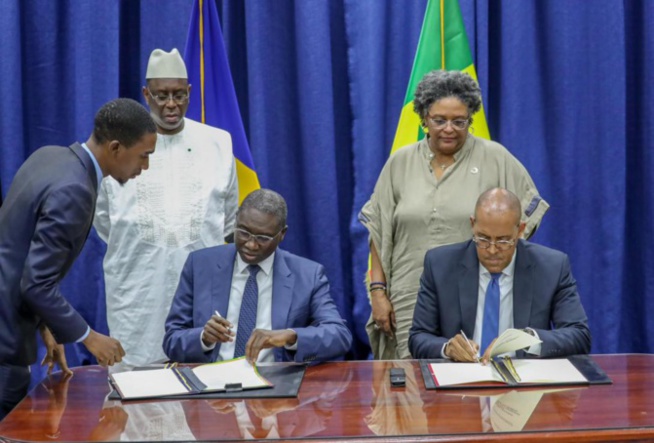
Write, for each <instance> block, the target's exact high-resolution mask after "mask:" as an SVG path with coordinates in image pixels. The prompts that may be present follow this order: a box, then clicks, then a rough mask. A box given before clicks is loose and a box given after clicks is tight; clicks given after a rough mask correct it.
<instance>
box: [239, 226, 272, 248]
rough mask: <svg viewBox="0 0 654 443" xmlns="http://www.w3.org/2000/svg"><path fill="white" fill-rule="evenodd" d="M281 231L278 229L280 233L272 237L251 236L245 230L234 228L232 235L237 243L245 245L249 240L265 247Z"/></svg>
mask: <svg viewBox="0 0 654 443" xmlns="http://www.w3.org/2000/svg"><path fill="white" fill-rule="evenodd" d="M283 230H284V229H283V228H282V229H280V231H279V232H278V233H277V234H275V235H273V236H272V237H271V236H270V235H263V234H252V233H251V232H248V231H246V230H245V229H240V228H236V229H235V230H234V234H235V235H236V238H237V239H238V240H239V241H242V242H245V243H247V242H249V241H250V240H251V239H254V241H256V242H257V243H258V244H260V245H261V246H265V245H267V244H269V243H270V242H271V241H273V240H274V239H275V237H277V236H278V235H279V234H281V233H282V231H283Z"/></svg>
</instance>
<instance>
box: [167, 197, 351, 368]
mask: <svg viewBox="0 0 654 443" xmlns="http://www.w3.org/2000/svg"><path fill="white" fill-rule="evenodd" d="M286 213H287V209H286V202H285V201H284V199H283V197H282V196H281V195H279V194H277V193H276V192H273V191H270V190H266V189H260V190H257V191H254V192H252V193H251V194H250V195H248V196H247V197H246V198H245V200H243V203H242V204H241V207H240V208H239V211H238V215H237V218H236V230H235V233H234V234H235V235H234V240H235V245H222V246H216V247H213V248H206V249H201V250H198V251H195V252H191V254H190V255H189V257H188V259H187V260H186V264H185V265H184V269H183V270H182V275H181V277H180V282H179V286H178V287H177V292H176V293H175V297H174V299H173V303H172V306H171V308H170V312H169V314H168V319H167V320H166V334H165V336H164V343H163V348H164V352H165V353H166V354H167V355H168V357H169V358H170V359H171V360H174V361H178V362H212V361H216V360H228V359H231V358H236V357H241V356H243V355H245V356H246V357H247V359H248V360H249V361H250V362H256V361H259V362H260V361H297V362H306V361H313V360H316V361H323V360H329V359H334V358H337V357H340V356H342V355H343V354H345V353H346V352H347V351H348V350H349V349H350V345H351V343H352V335H351V333H350V331H349V329H348V328H347V327H346V325H345V321H344V320H343V319H342V318H341V316H340V314H339V313H338V310H337V309H336V305H335V304H334V301H333V300H332V297H331V296H330V294H329V283H328V281H327V277H325V272H324V268H323V267H322V266H321V265H319V264H318V263H315V262H312V261H310V260H307V259H305V258H301V257H298V256H296V255H293V254H291V253H289V252H286V251H284V250H282V249H278V248H277V246H278V245H279V243H280V242H281V241H282V240H283V239H284V235H285V234H286V230H287V226H286Z"/></svg>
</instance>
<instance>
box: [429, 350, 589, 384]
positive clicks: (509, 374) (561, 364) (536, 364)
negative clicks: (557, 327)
mask: <svg viewBox="0 0 654 443" xmlns="http://www.w3.org/2000/svg"><path fill="white" fill-rule="evenodd" d="M429 366H430V371H431V374H432V376H433V378H434V383H435V385H436V386H437V387H443V386H455V385H466V384H472V383H499V384H505V385H511V386H514V385H521V384H531V385H533V384H538V385H541V384H585V383H588V380H587V379H586V377H584V375H583V374H582V373H581V372H579V370H578V369H577V368H576V367H575V366H574V365H573V364H572V363H570V361H569V360H567V359H565V358H564V359H553V360H536V359H528V360H527V359H525V360H518V359H510V358H509V357H505V358H500V359H496V360H493V361H492V364H491V363H489V364H487V365H482V364H481V363H431V364H430V365H429ZM474 387H478V386H474Z"/></svg>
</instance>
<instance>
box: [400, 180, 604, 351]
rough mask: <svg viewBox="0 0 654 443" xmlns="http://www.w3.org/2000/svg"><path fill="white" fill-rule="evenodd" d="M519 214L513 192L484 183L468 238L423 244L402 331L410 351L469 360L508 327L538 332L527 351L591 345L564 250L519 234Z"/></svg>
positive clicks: (587, 348) (521, 227) (579, 348)
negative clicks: (426, 247)
mask: <svg viewBox="0 0 654 443" xmlns="http://www.w3.org/2000/svg"><path fill="white" fill-rule="evenodd" d="M520 214H521V209H520V201H519V200H518V198H517V197H516V196H515V195H514V194H513V193H511V192H510V191H507V190H505V189H501V188H495V189H491V190H488V191H486V192H484V193H483V194H482V195H481V196H480V197H479V199H478V200H477V205H476V206H475V215H474V217H470V221H471V224H472V235H473V237H472V240H469V241H467V242H463V243H457V244H453V245H447V246H442V247H439V248H435V249H432V250H430V251H428V252H427V254H426V255H425V267H424V270H423V274H422V277H421V278H420V291H419V292H418V300H417V304H416V309H415V312H414V316H413V326H412V327H411V330H410V333H409V350H410V351H411V355H412V356H413V357H414V358H443V357H444V358H450V359H452V360H454V361H467V362H471V361H475V360H476V358H477V354H478V352H479V350H480V349H481V351H482V352H484V351H486V350H487V349H488V347H489V345H490V344H491V343H492V341H493V340H494V339H495V338H496V337H497V336H498V335H499V334H501V333H502V332H503V331H505V330H506V329H508V328H516V329H525V330H526V331H527V332H529V333H531V334H532V335H535V336H537V337H538V338H540V340H542V343H541V344H538V345H535V346H532V347H530V348H528V349H527V350H526V353H527V356H533V357H564V356H568V355H572V354H587V353H588V352H590V342H591V337H590V330H589V329H588V321H587V317H586V313H585V312H584V308H583V307H582V306H581V300H580V298H579V293H578V292H577V285H576V282H575V279H574V277H573V276H572V273H571V270H570V263H569V261H568V257H567V256H566V255H565V254H563V253H562V252H559V251H555V250H553V249H549V248H546V247H544V246H539V245H536V244H533V243H529V242H527V241H524V240H520V236H521V234H522V232H523V230H524V228H525V223H524V222H521V221H520ZM460 331H463V332H464V333H465V336H464V335H462V334H461V333H460ZM465 337H468V338H470V339H471V340H470V343H468V341H467V340H466V338H465ZM484 359H487V355H485V356H484Z"/></svg>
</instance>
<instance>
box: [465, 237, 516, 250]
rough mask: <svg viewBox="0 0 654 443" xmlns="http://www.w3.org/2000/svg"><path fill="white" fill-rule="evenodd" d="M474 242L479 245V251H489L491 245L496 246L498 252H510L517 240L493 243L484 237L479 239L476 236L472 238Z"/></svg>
mask: <svg viewBox="0 0 654 443" xmlns="http://www.w3.org/2000/svg"><path fill="white" fill-rule="evenodd" d="M472 241H473V242H475V243H476V244H477V247H478V248H479V249H488V248H490V247H491V245H495V247H496V248H497V250H498V251H508V250H509V249H511V248H512V247H513V245H515V239H514V240H495V241H491V240H489V239H487V238H484V237H477V236H476V235H473V236H472Z"/></svg>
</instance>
